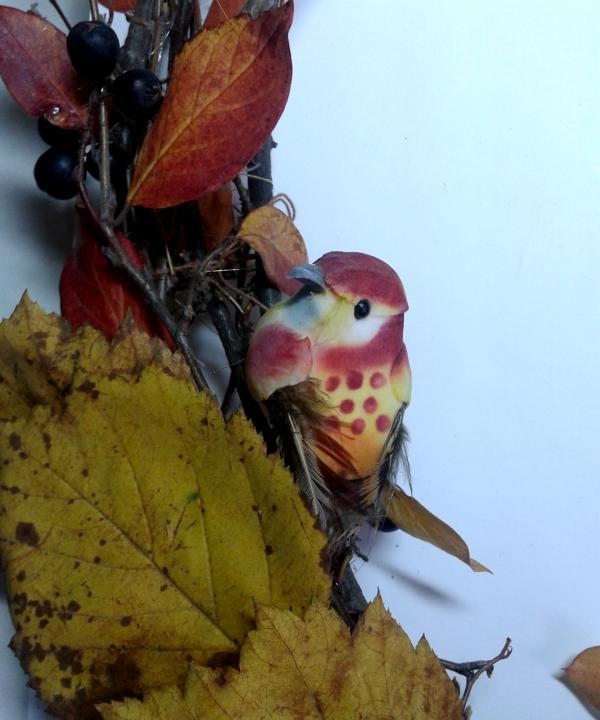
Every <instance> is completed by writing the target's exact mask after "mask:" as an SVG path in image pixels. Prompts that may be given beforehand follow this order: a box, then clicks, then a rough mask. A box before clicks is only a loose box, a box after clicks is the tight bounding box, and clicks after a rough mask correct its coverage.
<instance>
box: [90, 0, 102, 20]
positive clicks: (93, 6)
mask: <svg viewBox="0 0 600 720" xmlns="http://www.w3.org/2000/svg"><path fill="white" fill-rule="evenodd" d="M90 13H91V14H92V20H100V13H99V12H98V2H97V0H90Z"/></svg>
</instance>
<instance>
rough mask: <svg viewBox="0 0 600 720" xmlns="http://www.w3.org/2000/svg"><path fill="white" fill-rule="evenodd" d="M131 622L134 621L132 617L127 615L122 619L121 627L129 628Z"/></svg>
mask: <svg viewBox="0 0 600 720" xmlns="http://www.w3.org/2000/svg"><path fill="white" fill-rule="evenodd" d="M131 620H132V618H131V615H125V616H124V617H122V618H121V625H122V626H123V627H127V626H128V625H131Z"/></svg>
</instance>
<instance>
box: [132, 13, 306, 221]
mask: <svg viewBox="0 0 600 720" xmlns="http://www.w3.org/2000/svg"><path fill="white" fill-rule="evenodd" d="M292 14H293V5H292V3H291V1H290V2H288V3H286V4H285V5H283V6H281V7H279V8H275V9H274V10H270V11H269V12H265V13H262V14H261V15H259V16H258V18H257V19H256V20H251V19H250V18H249V17H248V16H247V15H243V16H240V17H237V18H233V19H232V20H227V21H226V22H224V23H223V24H222V25H218V26H217V27H215V28H211V29H209V30H203V31H202V32H200V33H198V35H196V36H195V37H194V38H193V39H192V40H190V41H189V42H188V43H187V44H186V45H185V47H184V48H183V50H182V51H181V52H180V53H179V55H178V56H177V58H176V59H175V62H174V65H173V72H172V74H171V78H170V82H169V88H168V90H167V94H166V96H165V100H164V102H163V104H162V106H161V108H160V111H159V113H158V116H157V118H156V120H155V121H154V123H153V125H152V127H151V129H150V131H149V132H148V134H147V135H146V137H145V139H144V143H143V145H142V148H141V150H140V153H139V157H138V161H137V164H136V167H135V172H134V174H133V179H132V181H131V187H130V189H129V195H128V198H127V200H128V202H129V204H131V205H143V206H145V207H152V208H160V207H168V206H171V205H177V204H178V203H181V202H184V201H186V200H193V199H195V198H197V197H199V196H200V195H202V194H204V193H206V192H210V191H211V190H215V189H216V188H218V187H220V186H221V185H223V184H224V183H226V182H228V181H229V180H231V179H233V178H234V177H235V176H236V175H237V174H238V173H239V172H240V171H241V170H242V169H243V168H244V167H245V165H246V164H247V163H248V161H249V160H251V158H252V157H253V156H254V154H255V153H256V152H257V151H258V149H259V148H260V147H261V145H262V144H263V142H264V141H265V139H266V138H267V137H268V135H269V133H270V132H271V130H272V129H273V127H274V126H275V123H276V122H277V120H278V119H279V116H280V115H281V113H282V111H283V108H284V106H285V103H286V101H287V96H288V93H289V89H290V83H291V77H292V65H291V59H290V50H289V44H288V38H287V34H288V30H289V27H290V24H291V22H292Z"/></svg>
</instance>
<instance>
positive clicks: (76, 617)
mask: <svg viewBox="0 0 600 720" xmlns="http://www.w3.org/2000/svg"><path fill="white" fill-rule="evenodd" d="M30 309H31V308H30ZM34 314H35V313H34ZM25 316H27V312H25V311H24V310H23V309H22V312H21V314H20V315H17V321H16V324H17V326H18V327H20V328H21V331H22V333H23V335H21V336H20V335H19V332H21V331H18V330H17V328H15V327H14V318H13V320H10V321H6V322H5V323H4V324H3V326H2V328H1V329H0V333H3V337H5V338H12V341H11V342H12V345H11V346H10V347H11V348H12V349H11V352H13V353H14V358H15V365H14V367H15V368H18V371H17V373H16V374H17V375H19V376H20V375H21V368H26V367H27V366H28V365H29V363H28V361H27V360H23V358H30V359H31V358H33V361H34V363H35V362H37V363H38V366H39V368H41V367H42V366H43V365H44V362H42V361H41V360H40V357H42V355H41V354H40V352H41V351H40V349H39V347H37V349H35V348H34V347H33V346H32V343H33V345H34V346H35V343H36V342H38V340H39V338H41V337H42V335H41V334H39V335H36V333H42V334H46V336H47V337H46V339H45V342H46V346H45V347H44V349H43V357H44V358H46V359H47V360H48V368H50V369H51V371H52V373H54V372H55V371H56V373H57V375H56V377H63V376H62V375H61V372H59V371H58V370H57V368H59V369H60V368H62V369H63V370H64V368H65V367H66V366H67V365H68V361H67V355H66V354H65V343H66V344H67V345H68V347H69V348H70V355H69V357H71V358H72V357H73V356H77V360H73V359H71V363H72V367H71V371H72V377H77V380H76V381H75V382H71V383H70V384H67V385H65V386H60V385H59V387H64V392H65V393H66V394H64V395H61V393H60V392H59V390H58V389H57V386H56V385H54V384H53V383H52V382H50V381H48V382H47V385H46V386H44V385H43V383H41V381H40V384H39V387H40V388H41V390H40V391H39V392H38V393H37V395H36V398H35V401H36V402H37V403H39V402H45V403H47V404H35V403H34V402H29V400H31V398H28V397H27V393H26V392H25V391H27V392H28V391H29V390H30V388H31V386H32V382H33V381H32V382H29V381H28V382H25V383H23V382H21V380H22V377H19V378H18V379H17V378H16V377H10V376H9V375H4V376H3V378H4V380H5V384H10V386H11V388H12V390H11V392H12V395H11V397H12V398H13V399H14V398H16V399H18V400H20V401H22V402H21V409H22V410H23V412H18V413H15V418H14V419H13V420H12V421H8V422H5V423H4V424H3V429H2V433H1V436H0V457H1V458H2V465H1V466H0V543H1V545H0V548H1V553H2V555H1V559H2V565H3V568H4V570H5V573H6V580H7V585H8V598H9V602H10V606H11V612H12V615H13V619H14V622H15V626H16V630H17V632H16V634H15V636H14V638H13V641H12V646H13V649H14V650H15V652H16V654H17V655H18V656H19V658H20V660H21V663H22V664H23V666H24V668H25V670H26V671H27V672H28V673H29V675H30V678H31V683H32V684H33V686H34V687H35V688H36V689H37V691H38V692H39V694H40V695H41V696H42V698H44V699H45V700H46V701H47V702H48V703H49V704H50V707H51V709H52V710H53V711H54V712H57V713H59V714H60V715H61V716H62V717H65V718H77V719H78V720H81V719H82V718H86V717H93V716H94V715H93V714H91V713H93V712H95V711H93V710H91V704H92V703H95V702H99V701H101V700H103V699H108V698H110V697H114V695H115V693H120V692H128V693H131V692H139V691H140V690H141V689H143V688H145V687H149V686H156V685H159V684H164V683H178V682H180V681H181V680H183V678H184V677H185V675H186V672H187V667H188V663H189V662H190V661H195V662H197V663H207V662H219V660H220V658H222V657H223V654H225V655H226V656H229V655H231V654H232V653H237V651H238V649H239V645H240V644H241V642H242V641H243V639H244V637H245V635H246V633H247V632H248V630H249V629H250V628H251V627H252V626H253V623H254V617H255V606H254V602H255V601H259V602H261V603H267V604H270V605H275V606H278V607H282V608H286V609H287V608H291V609H292V610H293V612H296V613H299V614H302V613H303V611H304V610H305V608H306V607H307V606H308V604H309V603H310V600H311V599H312V597H313V596H316V597H319V598H321V599H322V600H323V601H325V600H326V599H327V597H328V591H329V582H328V577H327V576H326V575H325V573H324V572H322V571H321V570H320V568H319V557H320V552H321V550H322V547H323V544H324V538H323V536H322V535H321V534H320V533H319V532H318V531H317V530H316V529H315V528H314V521H313V519H312V518H311V517H310V515H309V514H308V512H307V511H306V509H305V507H304V505H303V503H302V501H301V500H300V498H299V496H298V494H297V491H296V489H295V487H294V485H293V482H292V479H291V477H290V475H289V474H288V473H287V471H286V470H285V469H284V468H283V466H282V465H281V463H280V462H279V461H275V460H273V459H269V458H266V457H265V455H264V450H263V446H262V443H261V441H260V439H259V438H258V436H257V435H256V434H255V432H254V431H253V430H252V428H251V427H250V425H249V424H248V423H247V422H246V421H245V419H243V418H242V417H236V418H235V419H234V420H233V421H232V422H230V423H229V424H227V425H226V424H224V422H223V420H222V417H221V415H220V412H219V410H218V408H216V407H215V406H214V404H213V402H212V400H211V399H210V398H209V397H208V396H207V395H204V394H200V393H198V392H197V391H196V390H195V389H194V388H193V386H192V385H191V383H190V382H189V381H187V380H185V379H181V378H178V377H175V376H174V375H172V374H168V373H166V372H165V371H164V369H162V368H159V367H153V366H149V367H146V368H145V369H142V370H140V369H139V366H138V364H137V363H136V364H135V367H131V366H132V363H131V362H130V361H131V348H132V344H131V342H125V341H123V343H124V344H123V345H122V348H123V354H121V353H120V352H118V351H117V347H116V346H115V345H114V344H113V345H111V346H108V345H107V344H106V343H105V341H104V340H103V339H102V338H101V337H100V335H99V334H98V333H97V332H95V331H92V330H87V331H86V332H84V333H81V334H79V333H78V335H77V336H76V339H75V340H73V339H64V338H62V337H60V335H57V332H56V327H55V319H54V318H52V317H47V318H46V323H45V324H44V322H43V319H42V316H38V317H37V321H39V323H37V321H36V323H37V324H35V327H36V328H38V329H37V330H36V331H35V332H34V334H33V336H31V337H30V338H29V345H28V342H27V339H26V338H25V337H24V334H25V330H24V327H25V325H23V322H24V317H25ZM40 323H41V324H40ZM36 338H38V339H37V340H36ZM19 342H20V343H21V346H22V357H21V359H20V360H19V352H18V350H17V349H16V348H17V346H18V345H19ZM97 348H100V350H97ZM36 353H37V355H36ZM46 353H48V354H46ZM133 354H134V355H135V353H133ZM97 358H101V359H102V358H104V360H101V362H100V366H101V367H105V369H106V368H107V367H111V368H112V370H111V371H110V372H109V373H108V374H106V373H92V372H85V370H84V368H88V367H90V366H92V365H93V363H94V362H95V359H97ZM109 358H110V361H109V360H108V359H109ZM105 361H106V363H107V364H105V365H104V366H103V364H102V363H103V362H105ZM73 363H75V366H73ZM128 363H129V365H128ZM125 367H129V368H130V373H128V372H127V371H126V370H123V368H125ZM115 369H119V371H118V372H117V371H116V370H115ZM38 372H39V369H38ZM64 377H66V374H65V375H64ZM132 379H134V380H135V381H134V382H132ZM46 380H48V378H46ZM15 388H16V389H15ZM0 407H1V406H0ZM1 414H2V416H3V417H6V415H7V412H6V408H4V409H3V410H2V413H1Z"/></svg>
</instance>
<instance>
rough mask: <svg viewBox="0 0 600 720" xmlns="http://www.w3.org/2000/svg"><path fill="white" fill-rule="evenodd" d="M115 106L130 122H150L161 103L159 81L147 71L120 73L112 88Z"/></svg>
mask: <svg viewBox="0 0 600 720" xmlns="http://www.w3.org/2000/svg"><path fill="white" fill-rule="evenodd" d="M112 96H113V100H114V102H115V105H116V106H117V108H118V109H119V110H120V112H122V113H123V115H125V117H127V118H129V119H130V120H150V118H152V117H153V116H154V115H156V112H157V111H158V108H159V107H160V104H161V102H162V99H163V98H162V89H161V86H160V80H159V79H158V78H157V77H156V75H155V74H154V73H152V72H150V71H149V70H144V69H142V68H135V69H134V70H126V71H125V72H124V73H121V75H119V76H118V77H117V78H116V79H115V81H114V82H113V86H112Z"/></svg>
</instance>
